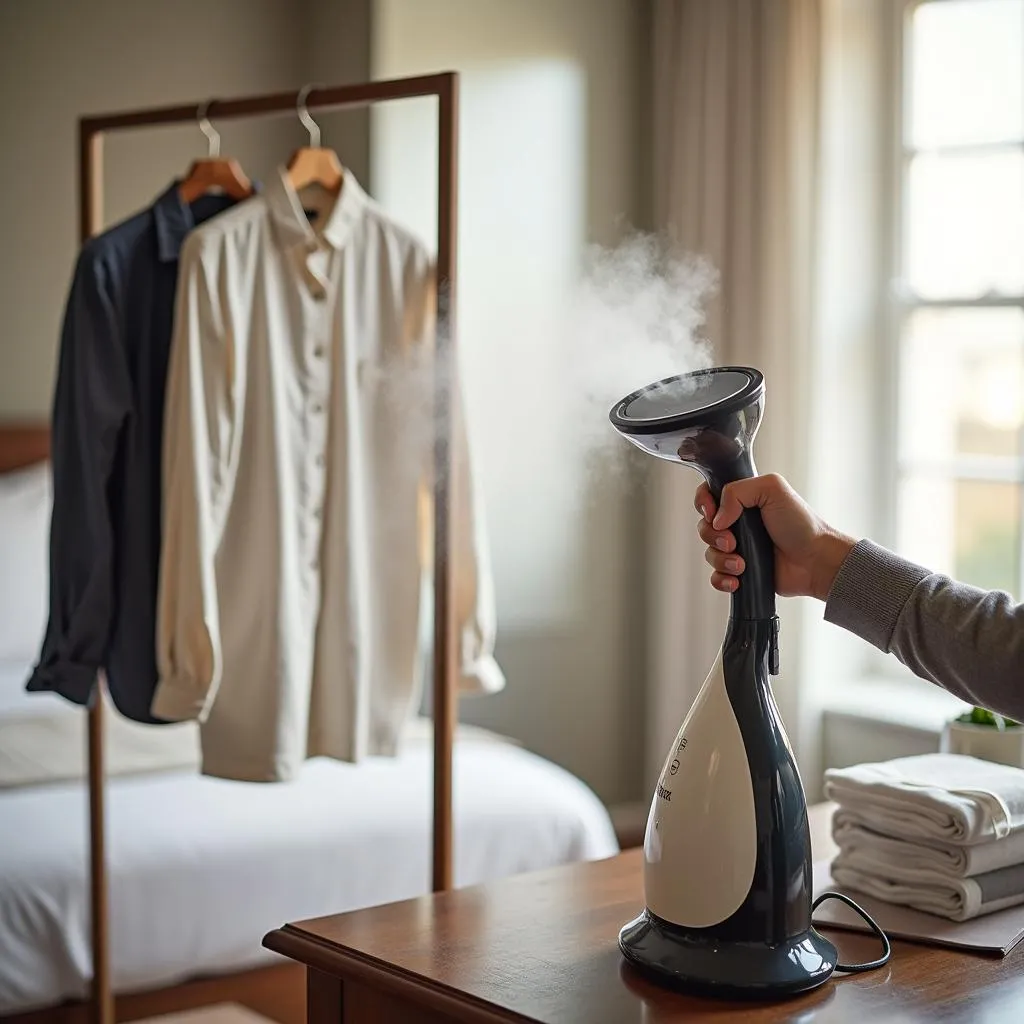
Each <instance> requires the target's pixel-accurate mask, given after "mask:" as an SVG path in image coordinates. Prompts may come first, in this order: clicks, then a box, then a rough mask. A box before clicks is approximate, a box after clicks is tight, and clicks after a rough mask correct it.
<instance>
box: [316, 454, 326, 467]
mask: <svg viewBox="0 0 1024 1024" xmlns="http://www.w3.org/2000/svg"><path fill="white" fill-rule="evenodd" d="M316 464H317V465H318V466H322V465H323V464H324V457H323V455H318V456H317V457H316Z"/></svg>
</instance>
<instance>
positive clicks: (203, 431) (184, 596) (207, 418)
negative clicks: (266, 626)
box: [152, 233, 234, 721]
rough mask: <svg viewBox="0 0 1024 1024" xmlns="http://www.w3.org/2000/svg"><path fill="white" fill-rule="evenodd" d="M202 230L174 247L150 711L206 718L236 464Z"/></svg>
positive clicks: (226, 368)
mask: <svg viewBox="0 0 1024 1024" xmlns="http://www.w3.org/2000/svg"><path fill="white" fill-rule="evenodd" d="M215 263H216V261H215V259H213V258H212V257H211V255H210V254H208V253H205V252H204V250H203V247H202V244H201V233H196V234H193V235H192V236H190V237H189V238H188V239H187V240H186V242H185V245H184V246H183V248H182V251H181V257H180V265H179V273H178V291H177V298H176V302H175V323H174V333H173V337H172V342H171V353H170V363H169V367H168V379H167V393H166V402H165V411H164V452H163V466H164V480H163V537H162V543H161V549H160V583H159V590H158V595H157V668H158V671H159V682H158V684H157V688H156V693H155V695H154V698H153V709H152V710H153V714H154V715H156V716H158V717H160V718H164V719H167V720H170V721H183V720H186V719H195V720H198V721H205V720H206V718H207V716H208V714H209V710H210V707H211V706H212V704H213V701H214V698H215V697H216V693H217V687H218V686H219V684H220V678H221V670H222V659H221V646H220V617H219V605H218V593H217V581H216V574H215V571H214V558H215V555H216V549H217V544H218V541H219V535H220V524H219V517H220V511H219V510H220V509H221V508H222V507H223V504H224V500H225V496H224V491H225V487H226V486H227V481H228V480H229V477H230V469H231V465H232V462H233V455H232V443H233V442H232V438H233V436H234V431H233V421H234V416H233V402H232V400H231V395H232V390H233V386H232V366H233V359H232V351H231V345H230V339H229V337H228V332H227V331H226V330H225V328H224V320H223V315H222V310H221V309H220V307H219V300H218V289H217V287H216V274H217V268H216V265H215Z"/></svg>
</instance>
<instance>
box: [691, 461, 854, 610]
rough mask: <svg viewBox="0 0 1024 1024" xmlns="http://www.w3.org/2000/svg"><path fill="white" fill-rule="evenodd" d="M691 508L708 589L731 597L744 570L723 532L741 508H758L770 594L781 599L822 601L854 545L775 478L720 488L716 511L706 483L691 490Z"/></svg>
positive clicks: (730, 536)
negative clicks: (771, 550) (767, 540)
mask: <svg viewBox="0 0 1024 1024" xmlns="http://www.w3.org/2000/svg"><path fill="white" fill-rule="evenodd" d="M694 506H695V507H696V509H697V511H698V512H700V513H701V515H702V517H703V518H702V519H701V521H700V525H699V526H698V527H697V533H698V534H699V535H700V538H701V540H702V541H704V543H705V544H707V545H708V548H707V551H706V552H705V555H704V558H705V560H706V561H707V563H708V564H709V565H710V566H711V568H712V569H713V570H714V571H713V572H712V573H711V585H712V586H713V587H714V588H715V589H716V590H721V591H723V592H725V593H732V591H734V590H735V589H736V588H737V587H738V586H739V577H740V576H741V575H742V573H743V570H744V568H745V566H744V563H743V559H742V558H741V557H740V556H739V555H738V554H736V537H735V536H734V534H733V533H732V531H731V530H730V529H729V527H730V526H732V525H733V523H735V522H736V520H737V519H739V517H740V513H742V511H743V510H744V509H745V508H759V509H760V510H761V518H762V519H763V520H764V525H765V528H766V529H767V531H768V535H769V536H770V537H771V539H772V543H774V545H775V589H776V590H777V591H778V593H779V594H780V595H781V596H782V597H816V598H818V600H820V601H824V600H825V599H826V598H827V597H828V592H829V590H830V589H831V587H832V582H833V580H834V579H835V578H836V573H838V572H839V567H840V566H841V565H842V564H843V561H844V560H845V558H846V556H847V555H848V554H849V553H850V549H851V548H852V547H853V545H854V543H855V541H854V540H853V538H852V537H847V536H846V535H845V534H842V533H839V531H837V530H834V529H833V528H832V527H831V526H829V525H828V523H826V522H825V521H824V520H823V519H822V518H821V517H820V516H818V515H817V514H816V513H815V512H814V511H813V510H812V509H811V508H810V506H809V505H808V504H807V503H806V502H805V501H804V500H803V498H801V497H800V495H799V494H797V493H796V491H794V490H793V488H792V487H790V486H789V484H788V483H787V482H786V481H785V480H784V479H783V478H782V477H781V476H777V475H776V474H770V475H768V476H758V477H751V478H750V479H749V480H737V481H735V482H734V483H731V484H726V486H725V487H724V488H723V490H722V502H721V507H718V506H716V504H715V499H714V498H713V497H712V495H711V491H710V490H709V488H708V485H707V484H701V486H700V487H698V488H697V495H696V498H695V500H694Z"/></svg>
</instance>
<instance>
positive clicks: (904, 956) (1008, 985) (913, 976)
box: [266, 809, 1024, 1024]
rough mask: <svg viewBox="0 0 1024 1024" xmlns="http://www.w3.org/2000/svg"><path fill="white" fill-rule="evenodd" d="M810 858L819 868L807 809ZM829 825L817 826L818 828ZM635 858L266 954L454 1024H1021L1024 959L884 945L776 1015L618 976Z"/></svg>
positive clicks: (321, 932) (318, 930)
mask: <svg viewBox="0 0 1024 1024" xmlns="http://www.w3.org/2000/svg"><path fill="white" fill-rule="evenodd" d="M815 813H816V821H815V823H814V825H813V826H812V832H815V833H816V834H817V837H818V842H817V843H816V844H815V846H816V856H818V857H821V856H823V855H824V856H828V852H827V840H826V839H824V838H823V837H822V820H823V813H824V812H823V811H822V810H821V809H815ZM827 820H828V819H827V814H825V817H824V821H825V822H826V823H827ZM641 879H642V854H641V851H640V850H632V851H630V852H628V853H624V854H622V855H620V856H618V857H613V858H610V859H608V860H604V861H597V862H592V863H586V864H578V865H572V866H569V867H561V868H554V869H551V870H548V871H543V872H538V873H535V874H529V875H522V876H519V877H516V878H511V879H508V880H505V881H502V882H498V883H494V884H491V885H484V886H475V887H472V888H467V889H460V890H456V891H454V892H448V893H442V894H439V895H437V896H426V897H422V898H420V899H414V900H407V901H405V902H402V903H393V904H389V905H387V906H382V907H376V908H371V909H368V910H361V911H355V912H353V913H348V914H341V915H337V916H334V917H325V918H319V919H317V920H313V921H305V922H302V923H299V924H291V925H287V926H285V927H284V928H283V929H280V930H278V931H276V932H272V933H271V934H270V935H268V936H267V939H266V945H267V946H269V947H270V948H271V949H274V950H277V951H278V952H280V953H283V954H285V955H286V956H290V957H292V958H293V959H296V960H299V961H300V962H302V963H306V964H308V965H310V966H312V967H315V968H318V969H319V970H321V971H324V972H326V973H328V974H333V975H337V976H341V977H344V978H351V979H358V980H360V981H362V982H364V983H367V984H371V985H374V986H376V987H378V988H381V989H385V990H388V991H391V992H393V993H394V994H395V995H402V996H405V997H406V998H408V997H409V995H410V993H411V992H412V991H413V990H415V991H416V992H417V993H418V996H417V998H420V999H422V1000H423V1004H424V1005H433V1007H434V1008H435V1010H438V1011H441V1012H443V1013H448V1014H451V1015H452V1016H453V1017H454V1018H455V1019H461V1020H466V1021H469V1020H478V1021H495V1022H497V1021H520V1022H523V1021H534V1022H542V1024H634V1022H635V1024H674V1022H677V1021H678V1022H682V1021H685V1022H687V1024H693V1022H710V1021H715V1022H722V1021H723V1020H737V1021H742V1022H743V1024H758V1022H772V1024H776V1022H783V1021H786V1022H793V1024H796V1022H800V1024H808V1022H814V1024H847V1022H856V1024H868V1022H870V1024H897V1022H898V1024H910V1022H917V1021H920V1022H922V1024H923V1022H928V1024H954V1022H955V1024H960V1022H963V1024H968V1022H969V1024H981V1022H983V1024H1002V1022H1006V1024H1022V1022H1024V970H1022V968H1024V955H1021V952H1020V950H1019V949H1018V950H1015V951H1014V952H1012V953H1011V954H1010V955H1009V956H1007V957H1005V958H1003V959H998V958H994V957H986V956H978V955H971V954H966V953H962V952H956V951H952V950H943V949H937V948H932V947H927V946H919V945H912V944H910V943H903V942H895V941H894V942H893V955H892V960H891V961H890V963H889V964H888V965H887V966H886V967H884V968H881V969H880V970H877V971H874V972H871V973H869V974H864V975H839V974H837V975H834V977H833V980H831V981H829V982H827V983H826V984H825V985H824V986H822V987H821V988H819V989H817V990H816V991H814V992H811V993H809V994H807V995H805V996H801V997H798V998H796V999H791V1000H789V1001H786V1002H783V1003H774V1004H758V1003H747V1004H743V1003H725V1002H721V1001H716V1000H710V999H701V998H695V997H690V996H686V995H681V994H679V993H676V992H671V991H667V990H664V989H661V988H659V987H657V986H655V985H653V984H651V983H650V982H648V981H646V980H644V979H643V978H641V977H640V976H639V975H637V974H636V973H635V972H634V971H633V970H632V969H631V968H629V967H628V966H626V965H625V964H624V963H623V961H622V957H621V956H620V954H619V950H618V947H617V945H616V937H617V934H618V930H619V927H620V926H621V925H622V924H623V923H625V922H626V921H627V920H629V919H630V918H632V917H633V916H634V915H635V914H636V913H637V911H638V910H639V909H640V908H641V906H642V901H643V886H642V880H641ZM830 938H832V939H833V941H835V942H836V943H837V945H838V946H839V948H840V952H841V955H842V959H844V960H847V961H850V960H866V959H871V958H873V957H874V956H877V942H875V943H872V942H871V940H870V939H869V938H868V937H867V936H861V935H852V934H847V933H842V932H830Z"/></svg>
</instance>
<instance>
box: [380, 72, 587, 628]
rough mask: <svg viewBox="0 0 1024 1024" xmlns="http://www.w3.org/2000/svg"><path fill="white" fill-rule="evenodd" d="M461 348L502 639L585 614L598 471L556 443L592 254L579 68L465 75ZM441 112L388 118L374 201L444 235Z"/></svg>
mask: <svg viewBox="0 0 1024 1024" xmlns="http://www.w3.org/2000/svg"><path fill="white" fill-rule="evenodd" d="M460 91H461V124H460V131H461V137H460V193H459V240H458V244H459V278H458V280H459V296H458V313H459V345H460V347H461V366H462V372H463V380H464V391H465V400H466V409H467V415H468V417H469V422H470V424H471V431H470V436H471V437H472V442H473V457H474V461H475V465H476V469H477V476H478V480H479V482H480V485H481V486H482V489H483V493H484V494H485V496H486V502H487V514H488V525H489V528H490V534H491V537H492V540H494V541H495V543H494V546H493V560H494V571H495V577H496V579H497V581H498V582H499V587H498V593H499V601H500V617H501V622H502V626H503V627H515V626H523V625H529V624H530V623H532V622H544V623H547V624H550V623H551V621H552V619H557V618H558V617H559V615H560V614H563V613H564V612H565V611H566V610H568V609H572V608H574V607H576V605H577V600H576V597H575V596H574V594H573V593H572V589H573V587H574V586H575V584H576V581H578V579H579V578H580V574H579V572H578V571H577V569H576V560H577V559H578V558H579V557H581V552H580V549H579V544H578V543H577V538H576V536H574V533H575V531H574V530H573V523H574V521H575V519H576V515H577V512H578V504H579V495H580V494H581V493H582V491H583V488H584V486H585V480H584V479H583V474H584V467H583V466H581V465H577V464H576V463H574V461H573V459H572V457H571V454H569V455H568V457H567V453H566V452H565V451H564V450H562V448H561V447H560V446H559V445H558V444H557V441H556V442H555V443H552V439H557V437H558V436H559V433H560V432H564V431H561V430H560V428H561V427H562V425H563V424H564V419H563V417H564V415H565V413H564V412H563V411H562V409H561V407H560V404H559V401H558V398H559V390H558V388H559V373H558V368H559V366H560V359H559V357H560V338H559V332H558V329H557V323H558V317H559V314H560V312H561V309H562V306H563V303H564V300H565V296H566V295H567V294H568V292H569V290H570V288H571V286H572V283H573V281H574V280H575V278H576V276H577V274H578V271H579V260H580V255H581V253H582V251H583V247H584V242H585V230H586V228H585V203H586V174H587V168H586V160H585V138H584V133H585V126H586V102H585V89H584V81H583V76H582V72H581V70H580V69H579V68H578V67H577V66H576V65H574V64H573V63H570V62H563V61H556V60H536V61H533V60H531V61H521V62H512V61H510V62H507V63H488V64H487V65H486V66H481V67H475V68H474V67H469V68H466V67H465V66H464V67H463V69H462V71H461V90H460ZM435 111H436V103H435V101H433V100H416V101H410V102H408V103H401V104H390V105H388V106H387V107H381V108H376V109H375V110H374V112H373V120H372V149H371V161H372V166H373V168H374V175H373V183H372V188H373V193H374V196H375V197H376V198H377V200H378V201H379V202H381V203H382V204H383V206H384V207H385V208H386V209H387V210H388V211H389V212H390V213H391V214H393V215H395V216H396V217H397V218H398V219H399V220H401V221H402V222H403V223H405V224H407V225H408V226H409V227H410V228H412V229H413V230H414V231H415V232H416V233H417V234H418V235H419V236H420V237H421V238H424V239H427V240H430V242H431V244H433V241H434V239H436V232H437V199H436V196H437V132H436V113H435Z"/></svg>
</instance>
